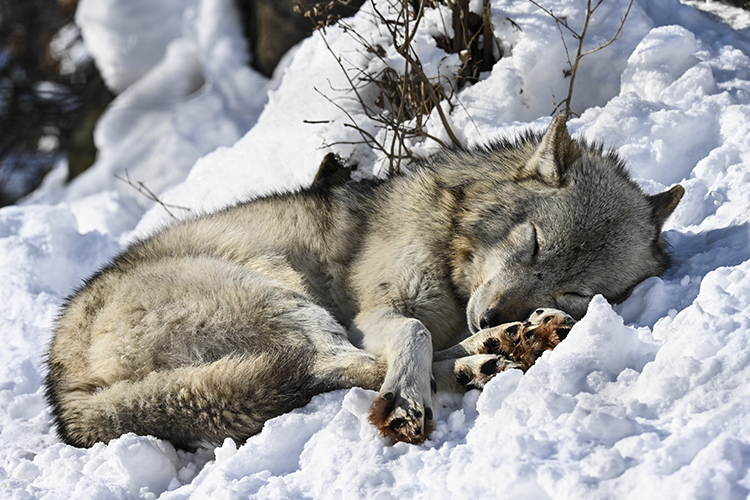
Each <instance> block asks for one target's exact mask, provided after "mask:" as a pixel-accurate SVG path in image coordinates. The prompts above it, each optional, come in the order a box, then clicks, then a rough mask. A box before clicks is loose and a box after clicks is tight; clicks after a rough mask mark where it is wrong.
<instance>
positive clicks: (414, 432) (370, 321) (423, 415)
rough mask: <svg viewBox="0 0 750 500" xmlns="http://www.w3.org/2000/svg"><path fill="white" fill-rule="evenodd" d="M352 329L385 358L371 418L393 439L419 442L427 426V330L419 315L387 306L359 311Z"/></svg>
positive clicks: (368, 348)
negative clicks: (408, 315) (398, 311)
mask: <svg viewBox="0 0 750 500" xmlns="http://www.w3.org/2000/svg"><path fill="white" fill-rule="evenodd" d="M354 329H355V330H357V331H358V332H360V333H361V335H362V345H363V348H364V349H365V350H366V351H368V352H371V353H373V354H375V355H377V356H380V357H382V358H383V359H385V361H386V364H387V371H386V374H385V380H384V381H383V384H382V386H381V387H380V394H378V397H377V398H376V399H375V401H374V402H373V404H372V407H371V408H370V422H371V423H372V424H373V425H375V426H376V427H377V428H378V430H379V431H380V432H381V434H383V435H384V436H387V437H390V438H393V439H395V440H397V441H405V442H408V443H421V442H423V441H424V440H425V439H427V437H428V436H429V433H430V431H431V430H432V408H431V404H432V399H431V386H432V384H431V380H432V375H431V371H432V370H431V365H432V336H431V335H430V332H429V331H428V330H427V328H426V327H425V326H424V325H423V324H422V322H420V321H419V320H417V319H414V318H407V317H405V316H403V315H401V314H399V313H397V312H395V311H392V310H388V309H379V310H374V311H366V312H364V313H361V314H359V315H358V316H357V318H355V321H354Z"/></svg>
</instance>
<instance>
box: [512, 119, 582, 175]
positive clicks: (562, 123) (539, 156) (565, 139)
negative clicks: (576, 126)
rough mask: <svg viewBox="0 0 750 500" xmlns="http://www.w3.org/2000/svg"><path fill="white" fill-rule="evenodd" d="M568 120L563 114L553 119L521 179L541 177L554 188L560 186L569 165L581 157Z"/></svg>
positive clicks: (525, 167)
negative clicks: (569, 131) (567, 123)
mask: <svg viewBox="0 0 750 500" xmlns="http://www.w3.org/2000/svg"><path fill="white" fill-rule="evenodd" d="M566 120H567V118H566V117H565V115H563V114H559V115H557V116H555V117H554V118H553V119H552V123H550V125H549V128H548V129H547V131H546V132H545V133H544V135H543V136H542V140H541V141H539V145H538V146H537V148H536V151H534V154H533V155H532V156H531V158H530V159H529V161H528V162H527V163H526V165H525V166H524V168H523V171H522V172H521V176H520V177H521V178H525V177H539V178H541V179H542V180H543V181H545V182H546V183H547V184H550V185H552V186H559V185H560V183H561V181H562V176H563V172H564V171H565V168H566V167H567V165H568V164H570V163H571V162H573V161H574V160H575V159H576V158H578V157H579V156H580V152H579V151H578V146H577V145H576V143H575V141H574V140H573V139H572V138H571V137H570V134H568V127H567V125H566Z"/></svg>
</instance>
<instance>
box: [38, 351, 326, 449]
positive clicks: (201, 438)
mask: <svg viewBox="0 0 750 500" xmlns="http://www.w3.org/2000/svg"><path fill="white" fill-rule="evenodd" d="M312 366H313V361H312V359H311V356H310V353H309V352H305V351H302V350H300V351H296V350H289V351H286V352H284V353H273V354H269V353H264V354H261V355H256V356H245V357H234V358H233V357H227V358H223V359H220V360H218V361H215V362H213V363H210V364H205V365H199V366H185V367H181V368H177V369H173V370H168V371H161V372H152V373H150V374H149V375H148V376H146V377H145V378H144V379H141V380H135V381H121V382H117V383H115V384H113V385H110V386H108V387H103V388H102V387H85V388H84V387H77V388H73V387H71V384H63V383H62V382H61V381H60V380H59V379H58V377H56V376H55V373H56V371H55V370H54V368H53V370H52V371H51V372H50V374H49V375H48V376H47V396H48V398H49V400H50V403H51V404H52V409H53V414H54V416H55V418H56V422H57V428H58V433H59V434H60V436H61V438H62V439H63V440H64V441H65V442H66V443H68V444H72V445H74V446H82V447H88V446H92V445H93V444H94V443H96V442H99V441H103V442H108V441H109V440H111V439H114V438H116V437H119V436H120V435H122V434H124V433H127V432H134V433H136V434H140V435H152V436H156V437H158V438H161V439H166V440H169V441H170V442H172V444H174V445H175V446H177V447H182V448H193V447H196V446H200V445H209V444H210V445H220V444H221V443H222V442H223V441H224V439H225V438H227V437H231V438H232V439H234V440H235V441H237V442H243V441H245V440H246V439H247V438H248V437H250V436H252V435H253V434H256V433H257V432H259V431H260V430H261V428H262V427H263V424H264V422H265V421H266V420H268V419H270V418H273V417H276V416H278V415H281V414H282V413H285V412H288V411H290V410H292V409H294V408H298V407H300V406H303V405H305V404H306V403H307V402H308V401H309V400H310V398H312V396H313V395H314V394H316V393H318V392H322V391H323V390H326V388H325V387H322V386H321V387H318V385H321V384H320V382H317V381H316V377H314V376H313V375H314V373H313V370H312ZM63 385H65V386H67V387H63Z"/></svg>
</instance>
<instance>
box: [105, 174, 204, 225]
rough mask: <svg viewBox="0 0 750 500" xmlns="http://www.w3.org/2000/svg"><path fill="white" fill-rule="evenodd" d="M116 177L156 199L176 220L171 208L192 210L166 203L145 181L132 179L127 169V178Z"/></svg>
mask: <svg viewBox="0 0 750 500" xmlns="http://www.w3.org/2000/svg"><path fill="white" fill-rule="evenodd" d="M115 179H117V180H118V181H122V182H124V183H126V184H127V185H128V186H130V187H132V188H133V189H135V190H136V191H138V192H139V193H141V194H142V195H143V196H145V197H146V198H148V199H149V200H151V201H155V202H156V203H158V204H159V205H161V206H162V207H163V208H164V210H166V211H167V213H168V214H169V216H170V217H172V218H173V219H175V220H176V219H177V217H175V215H174V214H173V213H172V212H171V211H170V210H169V209H170V208H177V209H179V210H186V211H188V212H189V211H190V208H188V207H181V206H179V205H172V204H169V203H164V202H163V201H161V200H160V199H159V197H158V196H156V194H155V193H154V192H153V191H151V190H150V189H149V188H148V187H146V184H144V183H143V181H136V182H133V181H131V180H130V174H128V171H127V170H125V178H122V177H120V176H119V175H115Z"/></svg>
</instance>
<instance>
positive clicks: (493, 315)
mask: <svg viewBox="0 0 750 500" xmlns="http://www.w3.org/2000/svg"><path fill="white" fill-rule="evenodd" d="M502 324H503V319H502V315H501V314H500V311H498V310H497V309H487V310H486V311H484V314H482V317H481V318H479V329H480V330H484V329H485V328H492V327H493V326H498V325H502Z"/></svg>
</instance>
